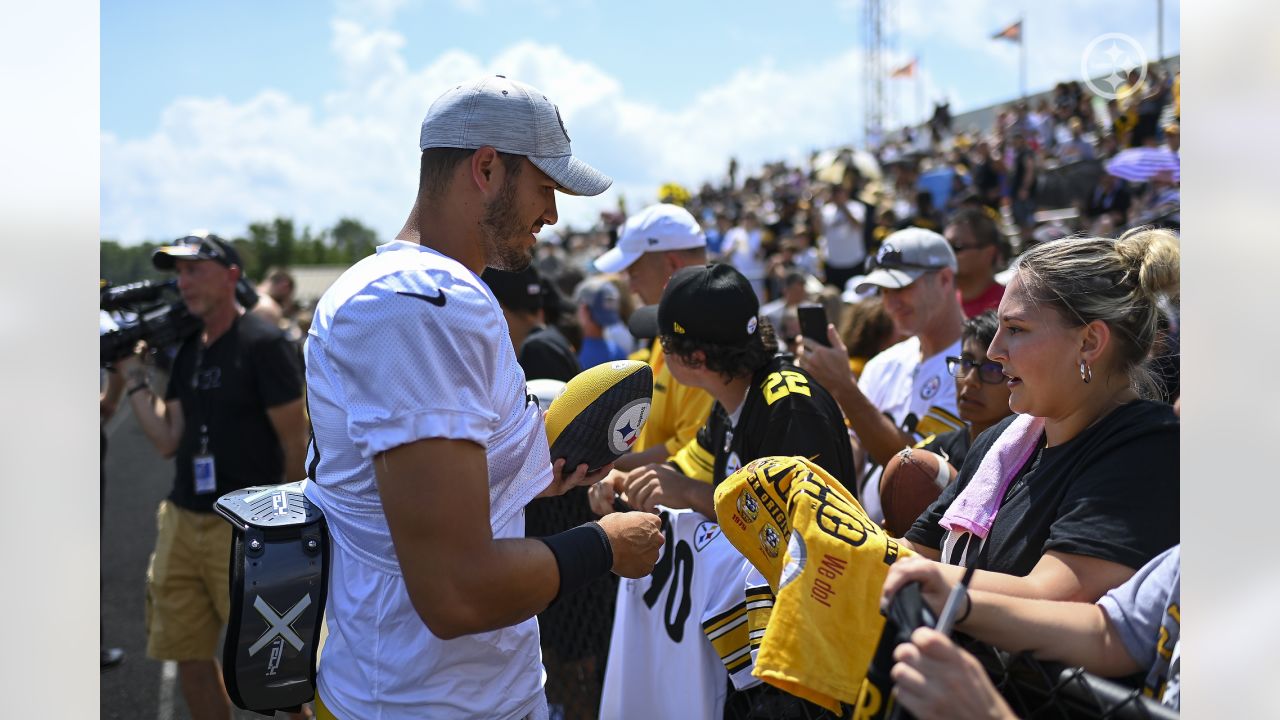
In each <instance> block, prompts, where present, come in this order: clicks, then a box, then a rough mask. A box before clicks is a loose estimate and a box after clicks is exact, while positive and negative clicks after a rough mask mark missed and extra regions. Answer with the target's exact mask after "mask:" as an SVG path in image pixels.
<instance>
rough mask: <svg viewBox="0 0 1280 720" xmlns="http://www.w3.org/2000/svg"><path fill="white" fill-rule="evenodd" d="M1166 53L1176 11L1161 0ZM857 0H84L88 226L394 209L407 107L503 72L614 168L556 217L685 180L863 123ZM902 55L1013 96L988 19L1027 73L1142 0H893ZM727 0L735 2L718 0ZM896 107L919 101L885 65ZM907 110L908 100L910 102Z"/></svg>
mask: <svg viewBox="0 0 1280 720" xmlns="http://www.w3.org/2000/svg"><path fill="white" fill-rule="evenodd" d="M1165 6H1166V7H1165V18H1164V24H1165V28H1164V29H1165V37H1164V48H1165V53H1166V54H1173V53H1175V52H1177V50H1178V47H1179V39H1178V33H1179V9H1178V6H1177V4H1176V3H1172V2H1170V3H1165ZM862 7H863V3H862V2H859V1H856V0H831V1H827V2H816V1H812V2H811V1H806V0H798V1H794V2H786V3H779V2H751V1H745V2H738V3H733V4H732V5H730V4H727V3H710V2H704V3H698V2H687V1H686V2H683V3H675V2H648V3H620V2H611V3H606V2H589V1H587V0H560V1H553V0H509V1H507V2H496V1H493V0H333V1H331V2H321V1H319V0H313V1H311V2H304V1H302V0H272V1H271V2H247V1H244V0H228V1H224V2H216V3H215V2H173V3H154V2H145V3H144V2H140V1H126V2H110V3H104V4H103V5H102V6H101V27H102V37H101V74H102V75H101V76H102V86H101V89H102V94H101V97H102V105H101V123H102V196H101V197H102V205H101V216H102V227H101V234H102V237H104V238H110V239H117V240H120V241H122V242H125V243H135V242H140V241H142V240H145V239H152V240H160V239H165V238H169V237H174V236H177V235H180V234H183V233H185V232H187V231H188V230H191V229H193V228H197V227H205V228H209V229H213V230H215V231H217V232H221V233H224V234H227V235H237V234H241V233H243V232H244V230H245V227H246V226H247V224H248V223H249V222H252V221H256V220H267V219H270V218H272V217H275V216H277V215H283V216H288V217H293V218H294V219H295V220H296V221H297V222H298V223H299V224H300V225H310V226H311V227H313V228H316V229H319V228H321V227H326V226H329V225H332V224H333V222H335V221H336V220H337V219H338V218H340V217H343V216H350V217H355V218H357V219H359V220H361V221H362V222H365V223H367V224H369V225H371V226H373V227H374V228H376V229H377V230H378V231H379V233H380V234H382V236H383V237H384V239H385V238H389V237H390V236H391V235H392V234H393V233H394V232H395V231H396V230H398V229H399V227H400V225H401V223H402V222H403V220H404V215H405V214H406V213H407V210H408V208H409V205H410V204H411V202H412V195H413V190H414V187H415V183H416V155H417V148H416V144H415V143H416V138H417V125H418V123H420V122H421V118H422V115H423V114H424V113H425V111H426V108H427V106H428V105H429V104H430V101H431V100H432V99H433V98H434V97H435V95H436V94H438V93H439V92H440V91H441V90H443V89H444V88H445V87H446V86H447V85H449V84H451V83H455V82H457V81H458V80H460V79H464V78H468V77H472V76H475V75H479V74H483V73H489V72H503V73H505V74H508V75H510V76H512V77H516V78H519V79H522V80H525V81H526V82H530V83H531V84H534V85H536V86H538V87H540V88H541V89H543V90H544V91H546V92H547V93H548V95H549V96H550V97H551V99H552V100H554V101H555V102H557V103H558V104H559V105H560V107H561V110H562V114H563V116H564V119H565V123H566V125H567V126H568V129H569V134H570V136H571V137H573V140H574V149H575V152H577V153H578V154H579V155H581V156H582V157H583V158H584V159H586V160H587V161H589V162H591V163H592V164H594V165H596V166H597V167H599V168H600V169H602V170H604V171H605V172H606V173H609V174H610V175H612V176H613V177H614V178H615V188H613V189H611V190H610V191H609V192H608V193H606V194H605V195H604V196H601V197H599V198H594V199H584V198H565V199H564V200H563V201H562V202H561V215H562V218H563V219H562V223H561V224H562V225H563V224H566V223H569V224H573V225H576V226H581V225H584V224H587V223H589V222H590V221H591V219H592V218H594V217H595V215H596V214H597V213H598V212H599V210H600V209H602V208H605V207H616V206H617V204H618V202H619V199H620V197H621V198H625V201H626V203H627V206H628V208H630V209H632V210H635V209H638V208H639V207H641V206H643V205H644V204H647V203H648V202H651V201H653V199H654V196H655V194H656V190H657V187H658V186H659V185H661V184H662V183H663V182H666V181H668V180H675V181H678V182H682V183H684V184H686V185H689V186H696V185H697V184H698V183H700V182H701V181H703V180H705V179H708V178H714V177H718V176H720V175H721V174H723V172H724V168H725V166H726V164H727V162H728V158H729V157H730V156H731V155H736V156H737V157H738V158H739V159H740V160H741V161H742V162H743V163H744V164H745V165H746V166H747V167H748V168H751V167H753V166H757V165H759V164H760V163H761V162H766V161H769V160H774V159H782V158H788V159H793V160H798V159H799V158H801V157H803V156H804V155H805V154H806V153H807V152H808V151H809V150H811V149H815V148H821V147H829V146H833V145H838V144H845V143H851V142H856V141H857V140H858V139H860V138H861V124H862V117H863V110H862V107H863V105H862V87H863V83H862V77H861V62H862V60H861V46H862V36H863V33H862V28H861V24H860V21H861V14H862ZM892 7H893V11H892V12H893V15H894V16H895V23H894V24H895V25H896V27H897V32H896V34H895V35H894V36H893V37H891V44H892V46H893V47H894V50H895V53H896V55H895V58H894V59H893V60H892V61H891V62H890V64H891V65H892V64H894V63H895V62H901V61H905V60H907V59H909V58H910V57H911V56H913V55H919V56H920V58H921V59H920V68H921V71H922V72H921V78H920V83H922V85H921V89H922V90H923V93H922V94H923V95H924V96H925V97H926V98H927V99H940V98H948V99H950V100H951V101H952V108H953V110H956V111H962V110H964V109H968V108H974V107H981V106H983V105H986V104H990V103H992V102H999V101H1003V100H1007V99H1009V98H1010V97H1012V96H1014V95H1016V93H1017V61H1018V56H1017V47H1016V46H1015V45H1013V44H1011V43H1004V42H996V41H991V40H989V36H990V35H991V34H992V33H993V32H995V31H997V30H999V29H1000V28H1001V27H1003V26H1004V25H1005V24H1007V23H1008V22H1010V21H1012V20H1013V19H1016V18H1017V17H1018V16H1020V15H1025V17H1026V28H1025V30H1026V34H1027V42H1028V45H1027V49H1028V72H1029V76H1030V81H1029V84H1030V86H1031V89H1032V90H1035V89H1038V88H1043V87H1047V86H1050V85H1052V84H1053V83H1054V82H1057V81H1058V80H1061V79H1077V78H1078V77H1079V74H1080V72H1079V63H1080V54H1081V52H1082V51H1083V49H1084V48H1085V47H1086V46H1087V45H1088V43H1089V41H1090V40H1091V39H1093V38H1094V37H1096V36H1098V35H1100V34H1102V33H1107V32H1121V33H1126V34H1128V35H1131V36H1133V37H1134V38H1135V39H1136V40H1137V41H1138V42H1139V43H1140V44H1142V45H1143V46H1144V47H1145V48H1146V49H1147V51H1148V52H1149V53H1151V54H1154V51H1155V47H1156V31H1155V27H1156V3H1155V2H1154V1H1146V2H1122V3H1115V2H1111V1H1109V0H1108V1H1103V0H1078V1H1076V2H1071V3H1065V2H1062V3H1035V2H1026V1H1022V0H899V2H896V3H892ZM730 8H732V11H731V12H730ZM889 87H890V91H891V93H893V94H894V96H896V97H897V99H898V102H897V104H896V105H895V106H894V107H891V108H890V112H891V113H892V112H893V111H894V110H895V108H896V110H897V115H898V116H899V117H902V116H911V115H913V114H914V113H915V112H916V109H917V101H916V97H917V88H916V86H915V85H914V83H913V82H911V81H890V83H889ZM907 119H912V118H910V117H908V118H907Z"/></svg>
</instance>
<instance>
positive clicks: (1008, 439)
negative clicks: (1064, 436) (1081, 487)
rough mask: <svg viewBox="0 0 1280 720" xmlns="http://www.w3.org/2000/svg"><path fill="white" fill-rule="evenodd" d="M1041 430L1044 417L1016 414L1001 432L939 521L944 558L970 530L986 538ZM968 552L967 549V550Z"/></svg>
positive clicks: (1038, 438)
mask: <svg viewBox="0 0 1280 720" xmlns="http://www.w3.org/2000/svg"><path fill="white" fill-rule="evenodd" d="M1043 431H1044V418H1038V417H1032V416H1030V415H1019V416H1017V417H1016V418H1014V420H1013V422H1012V423H1011V424H1010V425H1009V427H1007V428H1005V429H1004V432H1002V433H1000V437H998V438H996V441H995V443H994V444H992V446H991V449H990V450H988V451H987V454H986V455H985V456H983V458H982V463H981V464H980V465H978V470H977V471H976V472H975V473H974V474H973V477H972V478H970V479H969V484H968V485H966V486H965V488H964V490H962V491H960V494H959V495H957V496H956V499H955V500H953V501H952V502H951V506H950V507H948V508H947V512H946V513H945V514H944V515H943V516H942V519H941V520H939V521H938V524H939V525H941V526H942V527H943V528H945V529H946V530H947V531H948V532H947V540H946V541H945V542H944V543H943V557H944V558H945V557H950V554H951V553H950V552H949V550H950V548H952V547H954V546H955V541H956V539H958V538H959V536H960V535H961V534H963V533H966V532H968V533H973V534H974V535H976V536H978V537H979V538H982V539H986V537H987V533H989V532H991V525H992V523H994V522H995V519H996V513H997V512H999V511H1000V502H1001V501H1002V500H1003V499H1004V491H1005V490H1006V489H1008V487H1009V482H1010V481H1012V480H1013V476H1014V475H1017V474H1018V471H1019V470H1021V469H1022V466H1023V465H1026V464H1027V460H1028V459H1030V458H1031V455H1032V453H1034V452H1035V449H1036V445H1037V444H1039V442H1040V433H1041V432H1043ZM966 554H967V550H966Z"/></svg>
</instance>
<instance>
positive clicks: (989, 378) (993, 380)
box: [947, 357, 1006, 385]
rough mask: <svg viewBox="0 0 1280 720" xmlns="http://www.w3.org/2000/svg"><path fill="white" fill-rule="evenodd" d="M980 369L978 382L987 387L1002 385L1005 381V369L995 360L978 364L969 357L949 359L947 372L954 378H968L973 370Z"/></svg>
mask: <svg viewBox="0 0 1280 720" xmlns="http://www.w3.org/2000/svg"><path fill="white" fill-rule="evenodd" d="M974 368H977V369H978V380H979V381H981V382H982V383H984V384H987V385H1000V384H1003V383H1004V381H1005V379H1006V378H1005V375H1004V367H1003V366H1002V365H1001V364H1000V363H998V362H995V361H993V360H987V361H986V362H981V363H980V362H978V361H977V360H974V359H973V358H969V357H949V358H947V372H949V373H951V376H952V377H957V378H963V377H968V376H969V373H971V372H973V369H974Z"/></svg>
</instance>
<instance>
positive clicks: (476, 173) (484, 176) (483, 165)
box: [469, 145, 501, 194]
mask: <svg viewBox="0 0 1280 720" xmlns="http://www.w3.org/2000/svg"><path fill="white" fill-rule="evenodd" d="M499 160H500V158H499V157H498V151H497V150H495V149H494V148H493V147H492V146H490V145H485V146H484V147H482V148H480V149H478V150H476V151H475V152H474V153H472V154H471V161H470V163H469V167H470V170H471V181H472V182H474V183H475V184H476V187H477V188H479V189H480V191H481V192H482V193H485V194H488V193H489V192H490V191H492V190H495V189H496V186H497V183H498V179H499V178H498V165H500V164H501V163H500V162H499Z"/></svg>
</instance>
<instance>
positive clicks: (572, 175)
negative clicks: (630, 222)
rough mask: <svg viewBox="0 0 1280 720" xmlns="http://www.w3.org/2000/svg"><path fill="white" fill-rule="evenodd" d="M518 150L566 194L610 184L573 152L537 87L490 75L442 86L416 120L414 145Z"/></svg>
mask: <svg viewBox="0 0 1280 720" xmlns="http://www.w3.org/2000/svg"><path fill="white" fill-rule="evenodd" d="M485 145H490V146H492V147H493V148H494V149H495V150H497V151H498V152H504V153H510V154H512V155H523V156H525V157H527V158H529V162H531V163H533V164H534V166H535V167H537V168H538V169H539V170H541V171H542V172H544V173H546V174H547V176H548V177H550V178H551V179H552V180H555V181H556V183H558V184H559V185H560V188H561V189H562V190H563V191H564V192H566V193H569V194H570V195H599V194H600V193H602V192H604V191H605V190H607V189H609V186H610V185H612V184H613V180H612V179H611V178H610V177H609V176H608V175H605V174H604V173H602V172H600V171H599V170H596V169H595V168H593V167H591V166H590V165H588V164H586V163H584V162H582V161H581V160H579V159H578V158H576V157H574V156H573V151H572V150H571V149H570V147H569V132H568V131H567V130H565V127H564V120H562V119H560V109H559V108H557V107H556V106H555V104H554V103H552V102H551V101H550V100H548V99H547V96H546V95H544V94H543V93H542V91H541V90H539V89H537V88H535V87H532V86H530V85H525V84H524V83H522V82H518V81H515V80H510V79H508V78H507V77H506V76H504V75H491V76H486V77H482V78H479V79H477V80H474V81H472V82H469V83H463V84H461V85H457V86H455V87H453V88H450V89H449V90H446V91H445V93H444V94H443V95H441V96H440V97H438V98H436V101H435V102H433V103H431V108H430V109H429V110H427V117H426V118H425V119H423V121H422V138H421V140H420V142H419V147H420V148H421V149H422V150H426V149H428V148H437V147H448V148H464V149H468V150H470V149H475V148H480V147H484V146H485Z"/></svg>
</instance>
